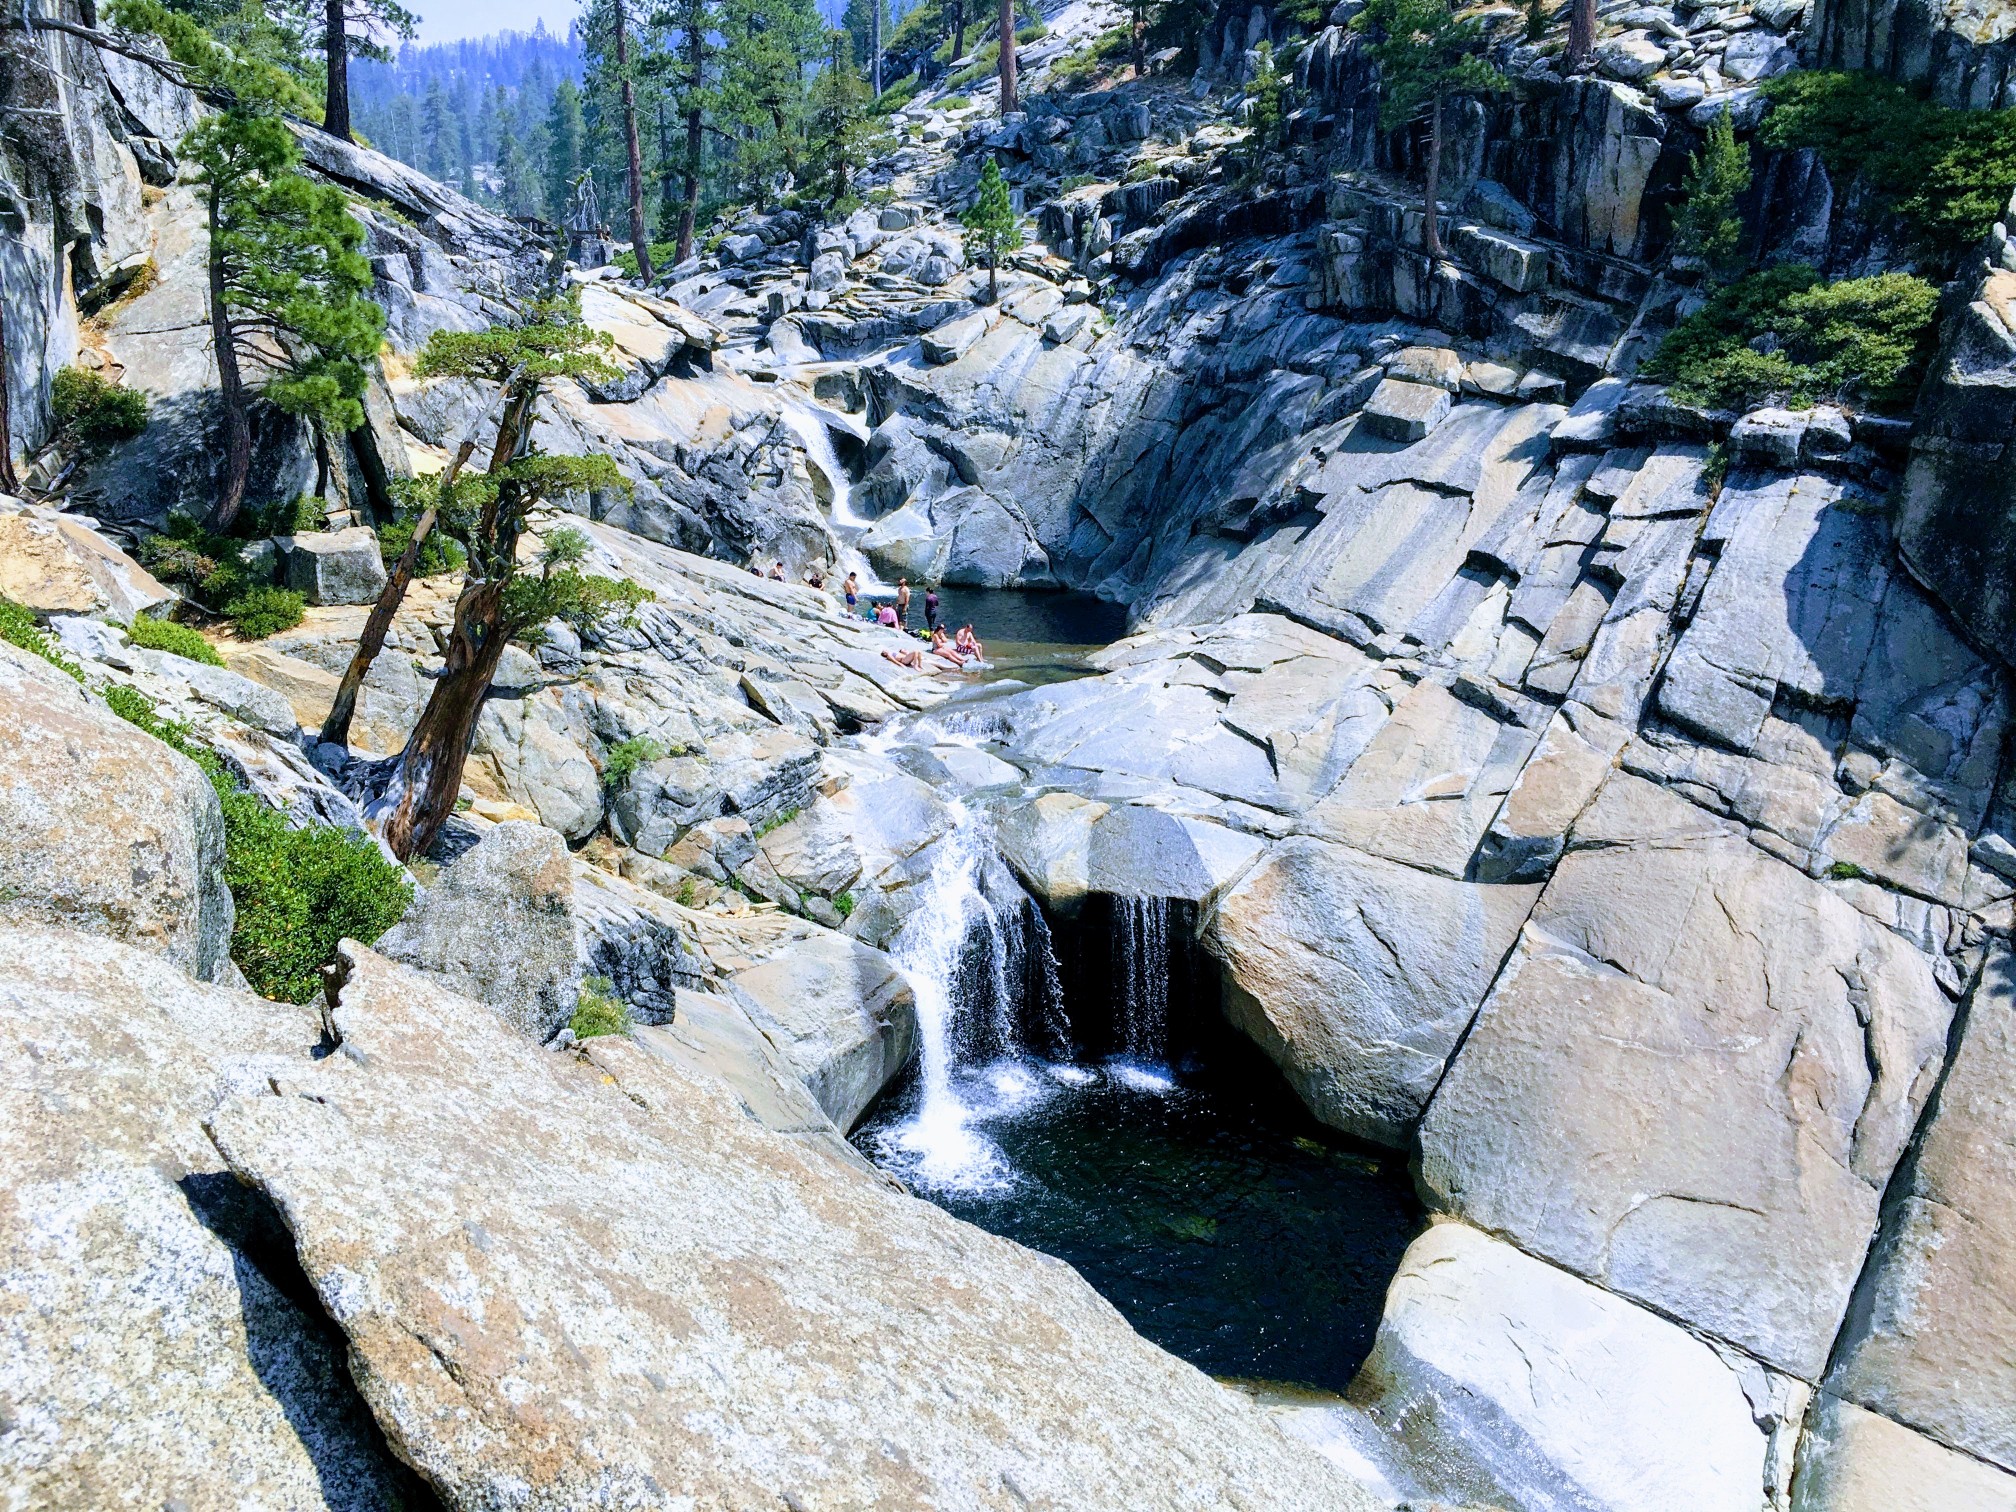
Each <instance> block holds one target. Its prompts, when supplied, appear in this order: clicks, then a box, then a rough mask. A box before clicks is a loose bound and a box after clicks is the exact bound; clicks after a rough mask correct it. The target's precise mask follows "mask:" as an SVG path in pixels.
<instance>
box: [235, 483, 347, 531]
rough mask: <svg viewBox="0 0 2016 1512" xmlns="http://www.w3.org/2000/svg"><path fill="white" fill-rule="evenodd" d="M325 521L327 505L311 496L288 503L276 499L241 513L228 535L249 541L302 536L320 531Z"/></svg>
mask: <svg viewBox="0 0 2016 1512" xmlns="http://www.w3.org/2000/svg"><path fill="white" fill-rule="evenodd" d="M327 519H328V505H327V504H326V503H325V502H324V501H323V500H321V499H318V498H316V497H315V495H313V494H298V495H296V496H295V497H294V498H291V499H275V500H273V501H272V502H271V503H269V504H262V505H260V506H259V507H257V508H255V509H241V510H239V511H238V518H237V519H236V520H234V521H233V522H232V525H231V533H232V534H233V535H234V536H243V537H244V538H245V539H246V540H248V541H256V540H260V539H262V538H263V537H266V536H291V535H301V534H302V533H304V532H306V531H314V530H321V529H322V528H323V527H324V525H325V523H326V521H327Z"/></svg>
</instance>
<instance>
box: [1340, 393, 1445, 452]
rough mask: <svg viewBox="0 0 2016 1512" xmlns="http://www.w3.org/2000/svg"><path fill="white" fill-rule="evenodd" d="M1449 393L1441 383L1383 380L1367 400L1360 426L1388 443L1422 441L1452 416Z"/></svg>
mask: <svg viewBox="0 0 2016 1512" xmlns="http://www.w3.org/2000/svg"><path fill="white" fill-rule="evenodd" d="M1449 403H1450V401H1449V390H1448V389H1446V388H1444V387H1442V386H1441V385H1440V384H1429V383H1409V382H1408V381H1407V380H1405V379H1403V378H1384V379H1381V380H1380V383H1379V387H1377V388H1376V389H1374V390H1373V391H1372V397H1371V398H1370V399H1368V400H1366V401H1365V409H1364V411H1363V414H1362V416H1361V418H1360V421H1359V423H1360V424H1361V425H1363V426H1364V427H1365V429H1366V430H1368V431H1369V432H1371V433H1372V434H1373V435H1375V436H1380V437H1383V438H1384V439H1386V440H1388V441H1419V440H1420V439H1421V438H1422V437H1423V436H1425V435H1427V434H1428V432H1430V431H1432V430H1433V429H1435V427H1436V426H1438V425H1440V424H1441V423H1442V421H1443V419H1444V417H1446V416H1447V415H1448V413H1449Z"/></svg>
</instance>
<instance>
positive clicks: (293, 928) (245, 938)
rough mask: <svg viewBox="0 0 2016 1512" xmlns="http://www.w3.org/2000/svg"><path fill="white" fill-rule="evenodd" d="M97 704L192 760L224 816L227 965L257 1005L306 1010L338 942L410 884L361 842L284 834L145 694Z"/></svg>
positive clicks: (277, 816) (275, 818) (353, 836)
mask: <svg viewBox="0 0 2016 1512" xmlns="http://www.w3.org/2000/svg"><path fill="white" fill-rule="evenodd" d="M105 702H106V705H107V706H108V707H109V708H110V709H111V710H112V712H113V713H115V714H117V715H118V716H119V717H120V718H121V719H124V720H126V721H127V722H128V723H130V724H133V725H135V726H137V727H139V728H140V729H142V730H145V731H146V732H147V733H148V734H149V735H152V736H153V737H154V738H155V739H156V740H159V741H160V742H161V743H162V744H164V745H167V746H170V747H172V748H174V749H175V750H177V751H180V752H181V753H182V754H183V755H184V756H187V757H188V758H189V759H190V760H191V761H193V762H195V763H196V765H197V766H199V767H201V768H202V769H203V775H204V776H206V777H208V778H209V779H210V785H211V787H213V788H214V789H216V792H217V801H218V804H219V806H220V807H221V808H222V809H223V811H224V881H225V885H226V886H228V887H229V888H230V889H231V900H232V902H233V903H235V904H236V905H237V910H238V918H237V923H236V924H235V925H234V926H233V928H232V930H231V959H232V960H233V961H235V962H236V963H237V964H238V969H239V970H241V971H243V972H244V973H245V979H246V980H247V981H249V982H250V983H251V984H252V987H253V990H254V991H256V992H258V993H259V994H260V995H261V996H262V997H269V998H277V999H278V1000H280V1001H281V1002H287V1003H307V1002H312V1001H313V1000H314V999H315V997H316V996H317V994H318V993H320V991H321V988H322V974H321V973H322V968H323V967H324V966H326V965H328V964H329V963H330V962H331V961H333V960H335V959H336V946H337V943H338V942H339V941H341V940H343V939H345V938H348V939H354V940H361V941H363V942H364V943H365V944H366V945H369V944H371V943H372V942H373V941H374V940H376V939H377V938H378V936H380V935H381V934H383V933H384V932H385V931H386V930H388V929H390V928H391V927H392V925H393V924H395V923H397V922H398V919H399V916H400V915H401V914H403V913H405V912H406V905H407V904H408V903H410V902H411V901H412V899H413V884H412V882H411V881H409V880H408V879H407V876H406V873H405V872H403V871H401V870H400V869H399V868H398V867H397V866H394V865H393V864H392V863H391V862H389V861H387V860H386V859H385V858H384V856H383V855H382V854H380V852H379V850H378V847H377V845H376V844H375V843H374V842H373V841H372V840H371V838H370V837H369V836H368V835H363V834H359V833H358V832H357V831H355V830H343V829H337V828H336V827H335V826H333V825H326V824H318V825H311V826H309V827H308V828H306V829H295V828H293V827H292V826H290V825H289V824H288V822H287V817H286V815H284V814H282V813H281V812H280V811H279V810H277V809H272V808H268V807H267V806H266V805H265V804H264V803H262V802H260V801H259V799H258V798H257V797H256V796H255V795H253V794H251V793H248V792H246V791H245V790H244V789H243V788H241V787H239V786H238V783H237V781H236V779H234V778H233V777H232V776H231V774H230V772H229V771H228V770H226V768H225V766H224V763H223V762H221V761H219V760H218V759H217V756H216V754H215V753H214V752H212V751H210V750H208V749H206V748H205V747H204V746H202V745H201V744H199V743H198V742H197V741H196V740H195V738H194V737H193V736H192V735H191V734H190V732H189V727H188V726H187V725H184V724H180V723H178V722H176V721H174V720H171V719H164V718H162V716H161V714H160V713H159V711H157V710H156V709H155V707H154V704H153V702H152V701H151V700H149V699H148V698H147V697H146V696H145V695H144V694H142V693H140V692H138V691H136V690H135V689H132V688H127V687H119V686H115V687H112V688H108V689H107V690H106V693H105Z"/></svg>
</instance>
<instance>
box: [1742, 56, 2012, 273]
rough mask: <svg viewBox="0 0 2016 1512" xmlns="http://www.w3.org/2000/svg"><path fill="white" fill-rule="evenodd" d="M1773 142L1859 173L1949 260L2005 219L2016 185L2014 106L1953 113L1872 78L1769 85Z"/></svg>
mask: <svg viewBox="0 0 2016 1512" xmlns="http://www.w3.org/2000/svg"><path fill="white" fill-rule="evenodd" d="M1764 92H1765V94H1766V96H1768V97H1769V99H1770V100H1771V104H1772V109H1771V112H1770V114H1769V115H1767V116H1766V117H1765V118H1764V124H1763V126H1762V127H1761V128H1760V129H1759V131H1758V137H1759V139H1760V140H1761V141H1762V142H1763V143H1764V144H1765V145H1766V146H1767V147H1777V148H1786V149H1790V148H1802V147H1804V148H1811V149H1813V150H1814V151H1815V152H1817V153H1819V155H1820V158H1821V161H1822V162H1824V163H1825V164H1826V165H1827V171H1828V172H1829V173H1830V174H1832V175H1834V177H1835V178H1836V179H1837V180H1846V179H1849V178H1852V177H1854V176H1856V175H1858V174H1859V175H1860V176H1861V177H1862V179H1863V181H1864V182H1865V183H1866V184H1867V185H1868V186H1869V188H1870V190H1871V191H1873V193H1874V194H1875V196H1876V198H1877V200H1878V202H1879V203H1881V204H1883V205H1884V206H1885V207H1887V208H1889V209H1891V210H1894V211H1895V212H1896V214H1897V216H1898V217H1899V218H1900V219H1901V220H1902V221H1903V222H1904V225H1905V226H1906V228H1907V229H1908V231H1909V232H1910V234H1911V235H1912V237H1913V239H1914V240H1915V241H1916V242H1917V243H1918V245H1919V246H1920V248H1921V249H1922V250H1924V251H1925V252H1927V253H1930V254H1932V255H1935V256H1938V257H1941V258H1945V259H1951V258H1954V257H1957V256H1959V255H1960V254H1961V253H1963V252H1965V251H1966V250H1967V249H1968V248H1969V247H1970V246H1972V245H1973V244H1974V243H1975V242H1977V241H1979V240H1980V239H1981V238H1982V237H1983V236H1985V235H1986V234H1987V232H1988V228H1989V227H1990V226H1992V225H1993V224H1994V223H1995V222H1996V221H1997V220H1999V219H2001V216H2002V212H2003V210H2004V209H2005V208H2006V207H2007V205H2008V203H2009V189H2010V186H2011V185H2012V184H2016V110H1953V109H1950V108H1948V107H1947V106H1944V105H1938V104H1934V103H1933V102H1932V101H1930V100H1923V99H1920V98H1919V97H1918V96H1916V95H1915V94H1913V93H1912V92H1911V91H1910V90H1908V89H1906V88H1904V87H1903V86H1902V85H1900V84H1893V83H1891V82H1890V81H1889V80H1887V79H1882V78H1879V77H1877V76H1876V75H1874V74H1859V73H1806V72H1803V71H1797V70H1795V71H1794V72H1792V73H1788V74H1784V75H1781V76H1780V77H1778V78H1776V79H1773V80H1770V81H1769V82H1768V83H1766V84H1765V85H1764Z"/></svg>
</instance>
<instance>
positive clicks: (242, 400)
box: [208, 188, 252, 535]
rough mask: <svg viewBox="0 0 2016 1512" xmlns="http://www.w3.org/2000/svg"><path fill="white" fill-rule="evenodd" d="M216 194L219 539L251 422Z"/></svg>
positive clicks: (213, 306)
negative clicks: (234, 339)
mask: <svg viewBox="0 0 2016 1512" xmlns="http://www.w3.org/2000/svg"><path fill="white" fill-rule="evenodd" d="M217 198H218V195H217V191H216V190H215V189H214V188H213V189H212V190H211V192H210V343H211V345H212V346H213V347H215V348H216V356H217V392H218V396H219V398H220V399H221V400H222V401H223V405H224V487H223V488H222V489H221V490H220V491H219V492H218V495H217V502H216V503H215V504H213V505H211V506H210V517H209V520H208V524H209V526H210V528H211V529H212V530H214V531H216V532H217V533H218V534H219V535H222V534H223V533H224V532H225V531H227V530H229V529H230V528H231V522H232V521H233V520H235V519H237V518H238V506H239V505H240V504H242V503H244V502H245V480H246V479H247V478H248V477H250V476H251V473H252V421H251V418H250V417H249V416H248V415H247V414H246V412H245V406H246V397H245V378H244V375H243V374H242V373H241V372H240V371H239V368H238V348H237V347H236V346H235V345H234V344H233V343H232V337H231V312H230V309H229V308H228V307H227V306H226V304H225V302H224V298H225V279H224V253H223V250H222V244H221V239H220V237H219V222H218V214H217Z"/></svg>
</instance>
